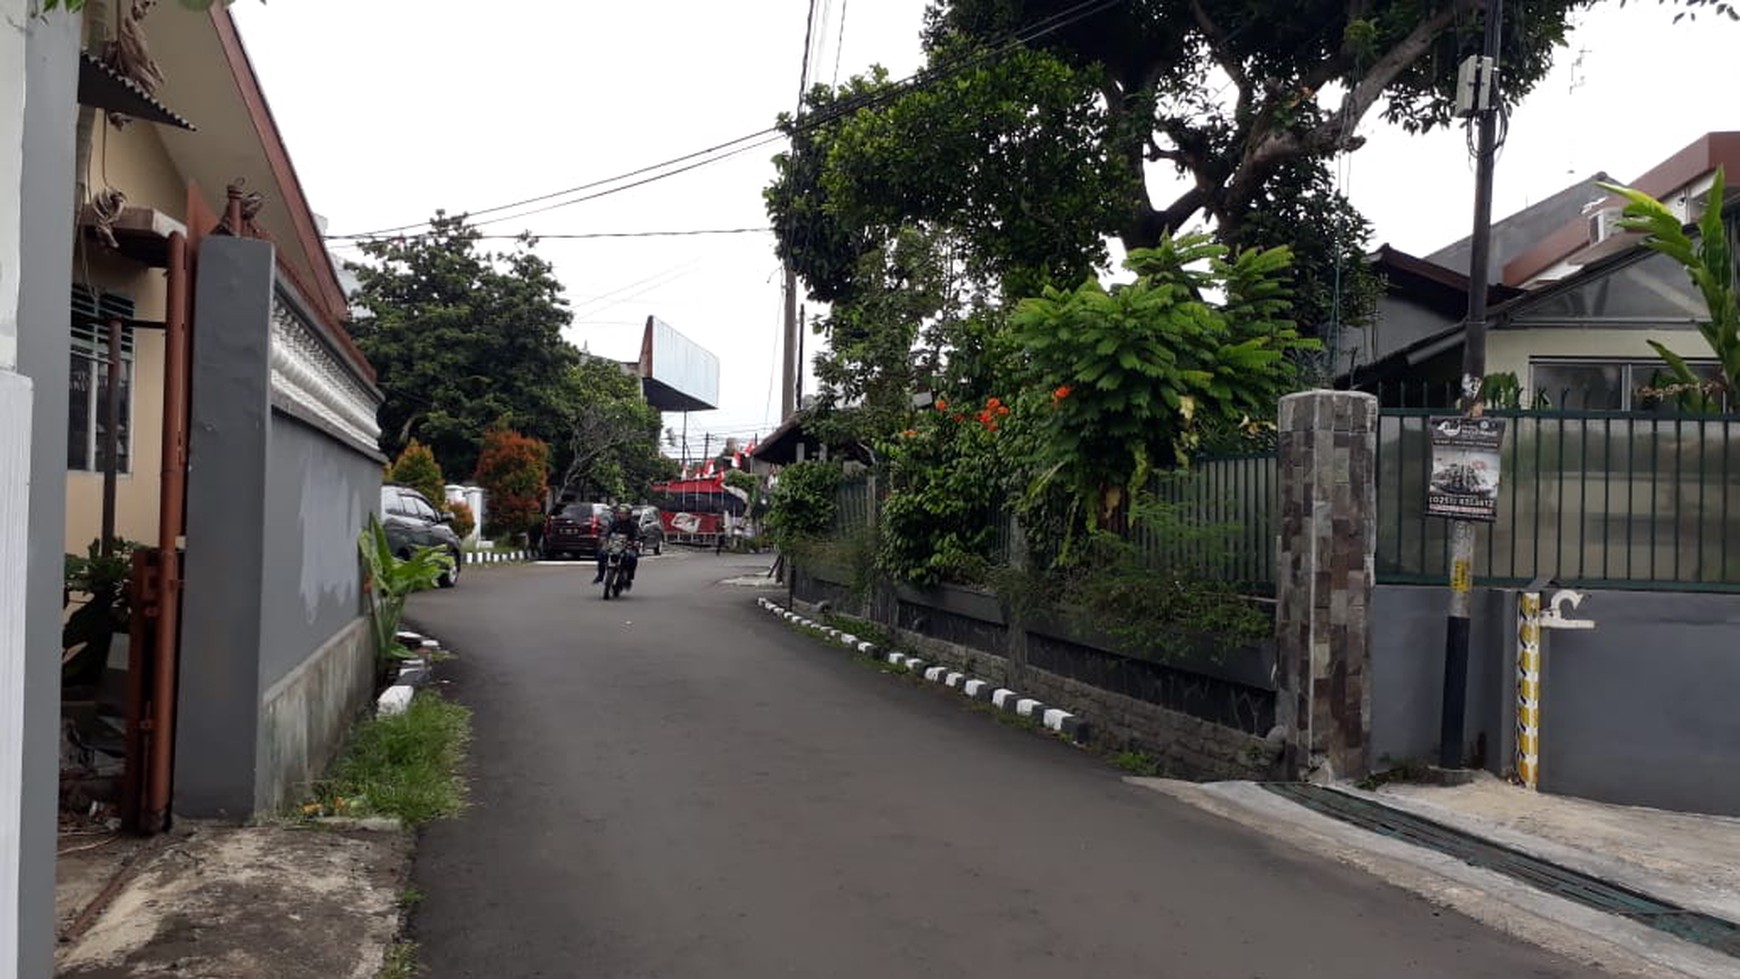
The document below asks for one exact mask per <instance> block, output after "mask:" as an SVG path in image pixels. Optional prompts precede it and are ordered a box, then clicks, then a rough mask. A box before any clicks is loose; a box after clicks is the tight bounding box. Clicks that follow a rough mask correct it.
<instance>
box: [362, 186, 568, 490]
mask: <svg viewBox="0 0 1740 979" xmlns="http://www.w3.org/2000/svg"><path fill="white" fill-rule="evenodd" d="M478 241H479V239H478V232H477V231H476V229H475V228H472V227H470V226H469V225H467V224H466V223H465V220H464V218H462V217H450V216H448V215H445V214H443V213H440V212H437V213H436V216H435V219H434V221H433V222H432V223H431V225H430V228H429V230H428V231H427V232H426V233H424V234H421V235H418V236H417V237H415V238H408V239H396V240H389V241H374V242H367V243H365V244H364V245H363V246H362V248H363V252H364V254H366V255H367V256H368V257H369V258H370V259H372V260H373V261H372V262H368V263H362V264H354V265H352V266H351V268H352V270H353V271H354V272H355V273H356V275H357V278H358V280H359V281H360V282H361V289H360V290H359V291H358V293H357V295H356V296H355V297H354V299H353V301H354V302H355V304H356V305H357V306H358V307H360V308H361V310H362V314H361V315H359V316H357V317H356V318H355V319H354V320H353V321H352V323H351V332H352V334H353V335H354V336H355V337H356V341H357V346H359V347H360V348H361V349H362V351H363V353H364V354H365V355H366V356H367V357H368V359H369V362H370V363H371V364H373V365H374V367H375V371H376V375H377V380H378V383H379V384H380V387H381V391H382V393H383V394H384V395H385V396H386V401H385V403H384V404H383V405H382V406H381V412H380V420H381V449H382V451H383V452H385V453H387V454H388V455H397V454H398V452H399V451H401V450H402V449H403V448H404V446H405V445H407V444H408V443H409V442H410V440H411V439H412V438H416V439H418V440H420V441H421V442H423V443H424V444H425V445H427V446H429V448H430V449H431V450H433V451H434V453H435V457H436V458H437V459H439V460H441V463H442V465H443V466H445V467H446V468H447V469H448V470H450V471H452V472H456V473H469V472H471V471H472V470H473V469H474V468H476V465H477V454H478V445H479V444H480V443H481V441H482V440H483V436H484V433H485V432H487V431H488V430H489V429H490V428H492V427H495V426H497V425H505V426H507V427H510V428H512V429H514V430H516V431H519V432H522V433H524V434H526V435H530V436H532V437H534V438H537V439H538V440H540V441H543V442H545V443H548V444H550V445H552V446H555V447H557V451H558V453H560V454H559V455H558V456H557V457H556V459H555V464H556V465H557V466H558V467H560V466H564V465H566V463H567V457H566V452H565V449H566V447H567V446H569V445H570V443H571V439H570V437H569V429H570V427H571V425H572V422H573V406H574V405H575V404H576V402H577V400H578V399H579V397H580V396H581V395H582V393H583V392H579V391H578V390H577V388H576V373H575V371H576V369H577V368H578V366H579V364H580V353H579V351H578V350H576V349H575V348H574V346H573V345H572V344H570V343H569V342H568V341H567V340H565V339H563V337H562V328H563V327H565V326H567V325H568V321H569V312H568V304H567V301H566V300H565V299H563V298H562V286H561V283H560V282H558V281H557V280H556V277H555V274H554V271H553V270H552V268H551V266H550V264H549V263H548V262H546V261H545V260H544V259H542V258H540V257H538V256H537V255H536V254H535V253H534V252H533V251H532V249H531V242H530V241H529V240H522V241H521V244H520V247H518V248H516V249H514V250H512V251H509V252H506V253H494V252H485V251H482V250H480V249H479V247H478Z"/></svg>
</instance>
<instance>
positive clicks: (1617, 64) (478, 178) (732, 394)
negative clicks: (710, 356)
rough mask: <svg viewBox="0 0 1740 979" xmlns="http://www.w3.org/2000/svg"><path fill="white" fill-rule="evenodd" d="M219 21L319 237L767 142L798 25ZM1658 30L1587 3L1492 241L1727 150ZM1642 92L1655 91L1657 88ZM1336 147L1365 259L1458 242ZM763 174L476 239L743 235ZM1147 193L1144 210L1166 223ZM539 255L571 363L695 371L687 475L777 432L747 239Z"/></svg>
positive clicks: (868, 40)
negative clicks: (700, 366)
mask: <svg viewBox="0 0 1740 979" xmlns="http://www.w3.org/2000/svg"><path fill="white" fill-rule="evenodd" d="M924 6H925V0H856V2H852V0H833V2H832V4H831V5H830V6H829V14H830V16H829V19H828V21H827V23H826V24H825V25H824V29H823V30H822V31H819V32H817V33H818V35H819V36H818V37H817V38H816V39H815V43H816V45H817V47H818V54H817V56H816V58H815V62H814V63H815V65H816V68H815V69H814V71H815V73H816V76H817V77H818V78H819V79H821V80H824V81H831V80H833V79H834V77H835V66H836V64H837V65H838V70H839V76H838V77H840V78H845V77H847V76H849V75H851V74H853V73H855V72H861V71H863V70H865V69H866V68H868V67H869V66H870V65H871V64H873V63H876V64H882V65H884V66H886V67H887V68H888V69H889V70H890V72H892V73H893V75H894V76H895V77H902V76H905V75H907V74H909V73H910V72H912V71H913V70H914V69H916V68H917V67H918V66H919V64H920V60H921V56H920V52H919V48H918V38H917V34H918V30H919V26H920V22H921V16H922V13H923V9H924ZM751 7H753V8H756V9H757V10H759V14H750V13H746V12H745V11H746V9H747V8H751ZM842 7H844V8H845V10H844V18H843V20H844V23H843V27H844V30H843V32H842V31H841V27H842V16H841V9H842ZM232 10H233V11H234V13H235V17H236V20H237V21H238V22H239V24H240V25H241V28H242V33H243V36H244V39H245V41H246V43H247V47H248V51H249V54H250V56H251V57H252V59H253V61H254V65H255V68H256V70H257V71H258V72H259V74H260V76H261V79H262V85H263V87H264V89H265V91H266V94H267V98H268V100H269V101H270V104H271V108H272V112H273V115H274V117H275V118H276V119H277V122H278V125H279V127H280V128H281V129H282V131H283V133H284V138H285V140H286V142H287V143H288V145H289V148H290V153H291V157H292V159H293V160H294V162H295V165H296V168H297V172H298V174H299V175H300V177H301V180H302V183H303V185H304V188H305V190H306V191H307V193H308V197H309V200H310V202H311V204H312V206H313V207H314V208H315V210H316V211H318V212H319V213H321V214H322V215H324V216H325V217H326V218H327V219H328V221H329V230H330V231H331V232H332V233H335V234H344V233H356V232H368V231H374V230H377V229H381V228H387V227H393V226H398V225H405V224H411V223H413V222H417V221H422V220H424V219H426V218H427V217H428V216H429V215H430V214H431V213H432V212H433V210H434V209H435V208H438V207H440V208H445V209H447V210H448V211H450V212H452V211H478V210H481V209H483V208H487V207H492V206H496V205H500V204H505V203H509V202H512V201H517V200H522V199H526V198H531V197H535V196H539V195H542V194H547V193H550V192H552V191H557V190H561V189H564V188H568V187H574V186H577V185H580V184H584V183H588V182H590V181H594V180H598V179H600V178H604V177H610V176H613V175H615V174H619V173H624V172H626V171H630V170H634V169H637V168H640V167H643V166H646V165H648V164H653V163H658V162H660V161H663V160H667V159H670V158H673V157H677V156H682V155H684V154H687V153H690V152H693V151H695V150H699V149H703V148H706V147H710V146H713V145H716V144H719V143H724V142H726V141H728V140H732V139H736V138H738V137H741V136H745V135H748V134H750V133H754V132H757V131H759V130H763V129H765V128H767V127H768V126H769V125H771V123H772V122H773V119H774V117H775V115H776V114H777V113H778V112H781V111H789V110H790V109H791V108H792V106H793V105H794V103H795V101H796V96H797V88H798V71H799V65H800V61H801V58H802V52H803V46H804V22H805V17H806V13H807V11H808V0H756V2H754V3H752V4H725V3H719V2H717V0H666V2H663V3H602V2H597V0H516V2H511V3H494V4H488V5H485V4H480V3H477V2H475V0H367V2H366V3H358V2H356V0H286V2H282V3H277V2H275V3H271V4H270V5H267V4H260V3H240V4H237V5H236V6H235V7H233V8H232ZM486 10H487V12H486ZM1672 19H1673V13H1672V8H1665V7H1660V6H1656V5H1655V4H1648V3H1644V4H1637V3H1634V4H1631V5H1629V6H1627V7H1625V8H1623V9H1621V8H1620V7H1619V6H1618V4H1617V3H1614V2H1611V0H1610V2H1608V3H1604V4H1603V5H1601V6H1600V7H1598V8H1597V9H1596V10H1594V11H1592V12H1590V13H1587V14H1586V15H1584V17H1583V22H1582V24H1581V26H1580V27H1579V29H1578V30H1577V31H1576V32H1575V34H1574V36H1573V37H1572V39H1571V45H1570V49H1569V51H1566V52H1562V53H1561V56H1560V58H1559V59H1558V64H1557V66H1556V67H1555V69H1554V72H1553V75H1552V77H1551V78H1550V79H1548V80H1547V82H1546V83H1544V84H1543V85H1542V86H1541V87H1540V88H1539V89H1537V90H1536V92H1535V94H1534V95H1533V96H1531V97H1530V98H1529V99H1528V100H1527V101H1526V102H1524V104H1523V105H1522V107H1521V108H1520V109H1519V110H1518V111H1516V112H1515V113H1513V116H1512V123H1511V135H1510V140H1509V143H1508V145H1507V146H1506V147H1505V149H1504V152H1503V156H1502V158H1501V159H1500V162H1499V170H1498V178H1497V189H1496V209H1495V214H1496V216H1503V215H1504V214H1505V213H1508V212H1509V211H1512V210H1515V209H1517V208H1520V207H1523V206H1526V205H1527V204H1528V203H1529V202H1530V201H1531V200H1538V199H1540V198H1542V197H1545V196H1547V195H1549V194H1551V193H1553V192H1554V191H1556V190H1558V189H1560V188H1562V187H1564V186H1565V185H1566V184H1568V183H1569V182H1571V181H1572V180H1573V179H1576V178H1578V177H1582V176H1585V175H1587V174H1589V173H1591V172H1594V171H1596V170H1606V171H1608V172H1610V173H1612V174H1613V175H1614V176H1616V177H1619V178H1620V179H1622V180H1630V179H1632V178H1634V177H1636V176H1638V175H1639V174H1640V173H1642V172H1643V171H1644V170H1646V169H1648V168H1649V167H1650V166H1652V165H1653V164H1655V163H1656V162H1658V161H1659V160H1661V159H1663V158H1665V157H1667V156H1668V155H1670V154H1671V153H1673V152H1674V151H1677V150H1678V149H1680V148H1681V147H1682V146H1684V145H1685V144H1687V143H1689V142H1690V141H1691V140H1693V139H1694V138H1696V137H1697V136H1698V135H1699V134H1701V133H1704V132H1707V131H1710V130H1723V129H1740V110H1736V109H1733V108H1732V107H1731V100H1730V99H1728V98H1727V96H1726V93H1727V92H1729V91H1730V90H1731V88H1732V82H1733V77H1734V75H1733V64H1732V59H1733V52H1734V51H1735V50H1737V48H1736V44H1737V43H1740V24H1732V23H1729V22H1728V21H1726V20H1718V19H1716V18H1715V17H1713V16H1712V15H1709V14H1705V15H1704V16H1702V17H1700V18H1699V20H1698V21H1697V22H1696V23H1688V22H1682V23H1680V24H1679V25H1677V26H1676V25H1674V24H1673V23H1672ZM1580 50H1581V51H1582V53H1581V55H1580V56H1579V51H1580ZM1579 57H1580V65H1577V66H1575V67H1574V66H1573V62H1574V61H1577V60H1578V59H1579ZM1666 72H1672V73H1673V75H1674V77H1673V80H1672V82H1671V83H1664V82H1663V81H1661V80H1659V78H1660V76H1661V75H1663V74H1664V73H1666ZM1361 132H1362V134H1363V135H1365V136H1367V137H1369V139H1370V142H1369V143H1368V145H1367V146H1366V147H1365V148H1364V149H1363V150H1361V151H1359V152H1358V153H1356V154H1354V155H1352V157H1351V158H1350V160H1349V161H1348V163H1347V165H1346V166H1345V168H1344V170H1345V174H1346V188H1347V190H1348V191H1349V192H1350V193H1351V196H1352V198H1353V200H1354V202H1355V203H1356V204H1357V205H1358V206H1359V207H1360V208H1361V209H1362V210H1363V211H1364V212H1365V214H1366V215H1367V216H1368V217H1369V218H1370V219H1371V221H1372V223H1373V224H1374V225H1375V227H1376V233H1375V235H1374V238H1373V241H1372V245H1373V246H1374V247H1375V246H1376V245H1378V244H1382V243H1384V242H1388V243H1391V244H1393V245H1395V246H1396V247H1398V248H1401V249H1403V250H1405V251H1409V252H1413V253H1415V254H1424V253H1426V252H1429V251H1432V250H1434V249H1436V248H1438V247H1440V246H1442V245H1444V244H1447V243H1449V242H1451V241H1453V240H1455V239H1457V238H1460V237H1462V236H1464V235H1466V234H1467V233H1468V228H1469V225H1470V222H1471V220H1472V203H1471V202H1472V193H1473V173H1472V167H1471V165H1470V164H1469V162H1468V159H1467V153H1466V151H1465V149H1464V145H1463V137H1462V134H1461V133H1460V132H1452V133H1438V134H1434V135H1432V136H1426V137H1413V136H1408V135H1406V134H1404V133H1402V132H1400V131H1399V130H1390V129H1388V128H1386V127H1385V126H1384V125H1383V124H1382V123H1381V121H1379V120H1378V119H1377V118H1376V114H1375V113H1374V114H1372V115H1371V116H1369V117H1368V119H1367V121H1366V123H1365V124H1364V126H1363V127H1362V129H1361ZM777 148H778V147H777V146H773V145H769V146H763V147H758V148H755V149H751V150H749V151H747V152H744V153H741V154H739V155H737V156H734V157H732V158H730V159H728V160H725V161H724V162H720V163H716V164H712V165H709V166H704V167H701V168H698V169H695V170H693V171H690V172H688V173H684V174H681V175H678V176H674V177H671V178H669V179H666V180H661V181H658V182H656V183H651V184H648V185H646V186H644V187H638V188H634V189H630V190H626V191H624V192H621V193H617V194H612V195H610V196H607V197H602V198H599V199H596V200H592V201H587V202H584V203H577V204H573V205H571V206H565V207H560V208H556V209H553V210H549V211H546V212H545V213H540V214H536V215H530V216H525V217H521V218H517V219H514V220H510V221H505V222H501V223H494V224H488V225H485V226H484V229H483V230H485V231H486V232H489V233H499V234H513V233H516V232H519V231H522V230H531V231H533V232H535V233H538V234H543V235H560V234H590V233H598V232H640V231H667V230H676V231H688V230H713V229H730V228H751V227H754V228H759V227H762V226H764V225H765V224H766V217H765V212H764V211H763V208H762V201H761V189H762V188H763V187H764V186H766V184H767V182H768V181H769V179H770V178H771V176H772V166H771V164H770V163H769V159H770V157H771V156H772V155H773V153H774V152H776V151H777ZM1160 177H1161V179H1157V180H1156V181H1155V185H1154V186H1153V194H1154V196H1155V198H1156V200H1157V201H1158V202H1160V203H1165V202H1166V200H1168V199H1169V197H1168V196H1167V195H1168V194H1169V193H1170V192H1171V189H1170V188H1169V187H1166V186H1164V175H1160ZM505 213H507V214H515V213H518V212H513V211H510V212H505ZM480 220H482V219H480ZM497 244H501V245H503V246H505V245H507V244H508V243H507V242H499V243H497ZM538 250H539V252H540V254H542V255H544V256H546V257H547V258H549V259H550V260H551V261H553V262H554V263H555V266H556V271H557V274H558V275H559V276H560V277H561V279H562V281H563V283H564V284H565V286H566V288H567V291H568V296H569V298H570V299H571V301H572V303H573V306H574V313H575V323H574V326H573V328H572V330H571V331H570V334H569V336H570V339H572V340H573V341H574V342H575V343H577V344H581V345H583V346H586V347H588V348H589V349H591V350H592V351H594V352H596V353H600V354H604V355H608V356H614V357H619V358H623V359H632V358H634V357H635V356H636V355H637V354H638V350H639V340H640V331H641V327H642V325H643V324H644V322H645V319H646V316H647V315H648V314H653V315H657V316H658V317H659V318H661V319H663V320H665V321H666V322H668V323H670V324H671V325H672V326H674V327H676V328H677V329H678V330H680V331H682V332H683V333H684V334H686V335H687V336H689V337H690V338H691V339H692V340H694V341H696V342H697V343H700V344H701V345H703V346H705V347H707V348H709V349H711V350H712V351H714V352H715V353H716V354H718V356H719V359H720V363H721V377H720V396H721V397H720V401H721V404H720V408H719V410H718V411H714V412H707V413H700V414H695V415H692V416H691V417H690V419H689V432H690V437H691V441H692V442H693V444H694V449H695V451H696V452H698V451H699V450H700V447H701V441H700V438H701V435H702V433H704V432H711V433H714V434H715V440H714V442H713V445H714V446H715V447H717V446H718V445H719V441H718V438H719V437H720V436H723V435H736V436H750V435H754V434H756V433H758V432H759V433H766V432H768V431H770V430H771V429H772V428H773V427H774V426H775V425H776V424H777V423H778V420H779V419H778V414H779V393H778V390H777V387H776V384H777V378H778V367H779V359H778V358H779V349H778V339H779V323H780V290H779V276H778V268H779V263H778V259H777V258H776V257H775V256H774V252H773V245H772V238H771V236H770V235H768V234H765V233H755V234H737V235H727V236H718V237H684V238H609V239H594V240H579V241H563V240H554V239H545V240H544V241H543V242H542V243H541V244H540V245H539V249H538ZM339 254H340V255H354V254H355V253H354V251H346V250H342V249H341V250H340V251H339ZM808 342H810V343H812V344H813V343H814V340H813V338H812V339H811V340H809V341H808ZM667 424H670V425H677V424H679V420H678V419H677V418H676V417H674V416H673V417H672V418H669V419H667Z"/></svg>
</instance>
